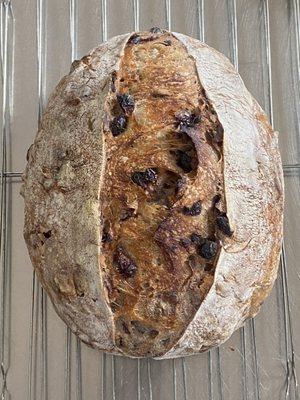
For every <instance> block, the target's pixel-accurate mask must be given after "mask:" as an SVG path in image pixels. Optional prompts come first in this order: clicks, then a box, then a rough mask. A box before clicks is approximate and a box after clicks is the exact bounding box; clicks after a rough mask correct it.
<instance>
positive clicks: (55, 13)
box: [0, 0, 300, 400]
mask: <svg viewBox="0 0 300 400" xmlns="http://www.w3.org/2000/svg"><path fill="white" fill-rule="evenodd" d="M0 3H1V10H0V11H1V15H0V17H1V42H0V45H1V78H2V79H1V94H2V96H1V99H0V103H1V108H2V118H1V120H0V128H1V132H2V133H1V156H0V160H1V178H0V179H1V195H0V202H1V213H0V229H1V231H0V232H1V238H0V250H1V257H0V261H1V270H0V385H1V386H0V395H1V399H2V400H6V399H11V400H23V399H27V400H33V399H34V400H35V399H36V400H52V399H55V400H56V399H59V400H60V399H65V400H75V399H76V400H79V399H83V400H94V399H101V400H123V399H124V400H125V399H130V400H135V399H137V400H146V399H147V400H152V399H153V400H169V399H170V400H171V399H172V400H173V399H174V400H182V399H183V400H196V399H197V400H207V399H209V400H240V399H243V400H269V399H270V400H273V399H274V400H277V399H278V400H279V399H280V400H281V399H289V400H299V391H298V385H297V379H296V371H297V370H298V371H299V368H300V359H299V354H300V311H299V310H300V296H299V281H300V265H299V259H300V246H299V237H300V132H299V127H300V48H299V44H300V26H299V25H300V5H299V0H269V1H268V0H165V1H164V0H152V1H150V0H85V1H84V0H11V1H9V0H2V1H1V0H0ZM151 26H161V27H166V28H169V29H171V30H174V31H178V32H182V33H186V34H189V35H191V36H194V37H197V38H199V39H201V40H204V41H205V42H207V43H208V44H209V45H211V46H213V47H215V48H216V49H218V50H220V51H221V52H223V53H224V54H225V55H227V56H228V57H229V58H230V59H231V61H232V62H233V64H234V65H235V66H236V67H237V68H238V69H239V72H240V74H241V75H242V77H243V79H244V81H245V83H246V85H247V87H248V89H249V90H250V91H251V92H252V93H253V95H254V96H255V97H256V98H257V100H258V101H259V103H260V104H261V105H262V107H263V108H264V109H265V110H266V112H267V113H268V115H269V117H270V120H271V122H272V124H273V125H274V127H275V129H277V130H278V131H279V132H280V147H281V153H282V157H283V163H284V174H285V190H286V209H285V243H284V251H283V253H282V258H281V264H280V270H279V271H280V272H279V277H278V280H277V282H276V285H275V287H274V289H273V291H272V294H271V296H270V297H269V298H268V300H267V301H266V302H265V304H264V305H263V307H262V310H261V312H260V314H259V315H258V316H257V317H256V318H255V319H254V320H251V321H248V322H247V323H246V324H245V326H244V327H243V328H242V329H240V331H238V332H236V333H235V334H234V335H233V336H232V337H231V338H230V340H229V341H228V342H226V343H225V344H224V345H222V346H221V347H220V348H219V349H214V350H212V351H210V352H209V353H205V354H201V355H199V356H194V357H187V358H182V359H175V360H166V361H154V360H150V359H143V360H132V359H128V358H122V357H114V356H110V355H107V354H102V353H100V352H97V351H94V350H92V349H90V348H88V347H87V346H86V345H84V344H82V343H81V342H80V341H79V340H77V338H75V337H74V335H73V334H72V333H71V332H70V330H69V329H67V328H66V326H65V325H64V324H63V323H62V322H61V320H60V319H59V318H58V317H57V316H56V314H55V312H54V310H53V307H52V305H51V303H50V301H49V300H48V299H47V297H46V295H45V293H44V292H43V291H42V289H41V288H40V285H39V283H38V282H37V280H36V278H35V275H34V274H33V272H32V267H31V264H30V261H29V257H28V254H27V250H26V247H25V243H24V240H23V237H22V227H23V199H22V198H21V197H20V195H19V190H20V184H21V179H20V178H21V171H23V169H24V166H25V159H26V151H27V149H28V147H29V146H30V144H31V143H32V141H33V139H34V136H35V134H36V130H37V127H38V123H39V119H40V115H41V112H42V109H43V107H44V105H45V103H46V100H47V97H48V95H49V93H50V92H51V91H52V89H53V87H54V86H55V85H56V83H57V82H58V80H59V79H60V78H61V77H62V76H63V75H64V74H66V73H67V72H68V71H69V67H70V63H71V61H72V60H73V59H75V58H79V57H82V56H83V55H85V54H86V53H87V52H88V51H89V50H90V49H91V48H92V47H94V46H96V45H97V44H98V43H100V42H101V41H103V40H106V39H107V38H109V37H112V36H114V35H116V34H120V33H125V32H127V31H131V30H134V29H148V28H150V27H151Z"/></svg>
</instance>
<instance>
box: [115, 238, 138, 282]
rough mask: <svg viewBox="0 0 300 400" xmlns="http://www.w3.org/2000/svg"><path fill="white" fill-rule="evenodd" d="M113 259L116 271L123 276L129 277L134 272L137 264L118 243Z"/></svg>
mask: <svg viewBox="0 0 300 400" xmlns="http://www.w3.org/2000/svg"><path fill="white" fill-rule="evenodd" d="M114 261H115V264H116V268H117V270H118V272H119V273H120V274H121V275H123V276H124V278H131V277H133V276H134V275H135V274H136V271H137V266H136V264H135V262H134V261H133V260H131V258H130V257H129V256H128V254H127V253H126V251H125V250H124V248H123V247H122V246H121V245H118V247H117V250H116V253H115V257H114Z"/></svg>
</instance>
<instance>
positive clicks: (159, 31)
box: [149, 26, 163, 33]
mask: <svg viewBox="0 0 300 400" xmlns="http://www.w3.org/2000/svg"><path fill="white" fill-rule="evenodd" d="M149 32H150V33H163V32H162V30H161V29H160V28H158V27H157V26H154V27H153V28H151V29H149Z"/></svg>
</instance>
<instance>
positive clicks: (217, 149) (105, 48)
mask: <svg viewBox="0 0 300 400" xmlns="http://www.w3.org/2000/svg"><path fill="white" fill-rule="evenodd" d="M27 161H28V163H27V166H26V169H25V172H24V174H23V185H22V189H21V194H22V195H23V197H24V200H25V226H24V237H25V240H26V243H27V247H28V251H29V255H30V258H31V261H32V263H33V266H34V268H35V270H36V273H37V276H38V278H39V280H40V282H41V284H42V286H43V287H44V289H45V290H46V292H47V293H48V295H49V296H50V298H51V300H52V302H53V305H54V307H55V309H56V311H57V313H58V315H59V316H60V317H61V318H62V319H63V320H64V321H65V322H66V324H67V325H68V326H69V327H70V328H71V330H72V331H73V332H74V333H75V334H76V335H78V336H79V337H80V338H81V339H82V340H83V341H84V342H86V343H87V344H89V345H91V346H93V347H95V348H98V349H102V350H105V351H109V352H112V353H115V354H123V355H127V356H131V357H148V356H150V357H155V358H172V357H178V356H184V355H190V354H195V353H199V352H202V351H205V350H207V349H209V348H211V347H213V346H217V345H219V344H220V343H222V342H224V341H225V340H226V339H228V337H229V336H230V335H231V334H232V333H233V331H234V330H236V329H237V328H239V327H240V326H241V325H242V324H243V323H244V321H245V320H246V319H247V318H249V317H253V316H254V315H255V314H256V313H257V312H258V310H259V308H260V305H261V304H262V302H263V300H264V299H265V298H266V296H267V295H268V293H269V292H270V290H271V288H272V286H273V283H274V280H275V278H276V274H277V268H278V261H279V254H280V247H281V241H282V220H283V179H282V167H281V160H280V155H279V151H278V142H277V133H276V132H274V131H273V130H272V128H271V126H270V124H269V123H268V121H267V117H266V115H265V113H264V112H263V110H262V109H261V108H260V106H259V105H258V103H257V102H256V101H255V100H254V99H253V97H252V96H251V95H250V94H249V92H248V90H247V89H246V88H245V86H244V84H243V82H242V80H241V78H240V76H239V75H238V73H237V72H236V70H235V69H234V68H233V66H232V65H231V64H230V62H229V61H228V59H227V58H226V57H224V56H223V55H222V54H220V53H218V52H217V51H216V50H214V49H212V48H210V47H209V46H207V45H206V44H204V43H201V42H199V41H198V40H196V39H193V38H190V37H187V36H185V35H182V34H179V33H171V32H168V31H164V30H160V29H158V28H152V29H151V30H150V31H149V32H138V33H129V34H125V35H121V36H117V37H114V38H112V39H110V40H109V41H108V42H106V43H103V44H101V45H100V46H99V47H97V48H95V49H94V50H92V51H91V52H90V54H88V55H87V56H85V57H83V58H82V59H81V60H79V61H75V62H74V63H73V64H72V67H71V71H70V73H69V74H68V75H67V76H65V77H64V78H63V79H62V80H61V81H60V82H59V84H58V85H57V87H56V88H55V90H54V92H53V93H52V95H51V96H50V99H49V102H48V105H47V107H46V109H45V112H44V114H43V118H42V121H41V124H40V127H39V131H38V133H37V136H36V138H35V140H34V143H33V145H32V146H31V147H30V148H29V150H28V154H27Z"/></svg>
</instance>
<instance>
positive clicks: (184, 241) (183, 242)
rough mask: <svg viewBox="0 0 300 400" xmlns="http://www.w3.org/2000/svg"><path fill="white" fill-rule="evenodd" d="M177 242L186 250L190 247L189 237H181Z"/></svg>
mask: <svg viewBox="0 0 300 400" xmlns="http://www.w3.org/2000/svg"><path fill="white" fill-rule="evenodd" d="M179 243H180V245H181V246H182V247H184V248H185V249H186V250H188V249H189V247H190V244H191V241H190V239H187V238H181V239H180V240H179Z"/></svg>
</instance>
